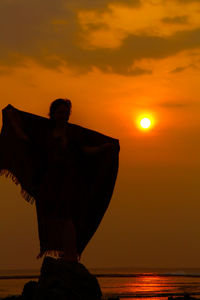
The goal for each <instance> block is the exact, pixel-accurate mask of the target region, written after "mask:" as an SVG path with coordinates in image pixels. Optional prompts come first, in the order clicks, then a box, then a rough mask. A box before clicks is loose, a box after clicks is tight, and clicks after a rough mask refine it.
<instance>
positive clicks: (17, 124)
mask: <svg viewBox="0 0 200 300" xmlns="http://www.w3.org/2000/svg"><path fill="white" fill-rule="evenodd" d="M5 111H6V115H7V117H8V119H9V121H10V124H11V126H12V128H13V130H14V131H15V133H16V134H17V136H18V137H19V138H20V139H22V140H25V141H27V142H30V139H29V137H28V136H27V135H26V133H25V132H24V130H23V129H22V126H21V118H20V116H19V114H18V113H17V112H16V110H15V109H14V108H13V107H12V105H10V104H9V105H8V106H7V107H6V108H5Z"/></svg>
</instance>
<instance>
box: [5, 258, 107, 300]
mask: <svg viewBox="0 0 200 300" xmlns="http://www.w3.org/2000/svg"><path fill="white" fill-rule="evenodd" d="M101 297H102V293H101V289H100V286H99V283H98V281H97V279H96V277H95V276H94V275H92V274H91V273H90V272H89V271H88V270H87V269H86V268H85V267H84V266H83V265H82V264H80V263H78V262H65V261H63V260H62V259H55V258H52V257H45V259H44V261H43V264H42V268H41V273H40V277H39V280H38V282H36V281H29V282H27V283H26V284H25V286H24V289H23V292H22V295H20V296H12V297H7V298H4V300H100V299H101Z"/></svg>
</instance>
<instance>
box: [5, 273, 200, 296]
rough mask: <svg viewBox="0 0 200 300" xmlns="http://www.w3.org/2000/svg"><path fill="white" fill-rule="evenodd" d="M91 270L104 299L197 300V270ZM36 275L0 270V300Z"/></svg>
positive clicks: (199, 290) (199, 292)
mask: <svg viewBox="0 0 200 300" xmlns="http://www.w3.org/2000/svg"><path fill="white" fill-rule="evenodd" d="M90 271H91V272H92V273H93V274H95V275H96V276H97V278H98V281H99V283H100V286H101V289H102V292H103V295H104V297H105V298H106V297H108V296H110V297H111V296H119V297H120V299H123V300H125V299H133V298H134V299H137V298H138V299H145V298H149V299H151V300H153V299H154V298H155V299H157V300H161V299H162V300H164V299H165V300H166V298H167V297H168V296H170V295H177V296H178V295H184V293H188V294H190V295H193V296H196V297H198V298H199V299H200V269H185V270H174V269H173V270H172V269H171V270H167V269H165V270H164V269H162V270H142V269H137V270H136V269H91V270H90ZM38 274H39V272H38V271H37V270H10V271H3V270H2V271H0V298H3V297H6V296H8V295H17V294H20V293H21V292H22V289H23V286H24V284H25V283H26V282H28V281H29V280H37V278H30V277H31V276H33V277H34V276H37V275H38ZM5 277H6V278H5ZM17 277H18V278H17ZM19 277H25V278H19Z"/></svg>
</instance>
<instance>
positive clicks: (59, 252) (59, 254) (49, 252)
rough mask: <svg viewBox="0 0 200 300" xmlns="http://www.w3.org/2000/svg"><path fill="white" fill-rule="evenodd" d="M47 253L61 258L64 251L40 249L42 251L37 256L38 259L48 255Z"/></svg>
mask: <svg viewBox="0 0 200 300" xmlns="http://www.w3.org/2000/svg"><path fill="white" fill-rule="evenodd" d="M47 255H50V256H54V257H56V258H61V257H63V255H64V251H61V250H43V251H40V253H39V254H38V256H37V259H39V258H42V257H43V256H47Z"/></svg>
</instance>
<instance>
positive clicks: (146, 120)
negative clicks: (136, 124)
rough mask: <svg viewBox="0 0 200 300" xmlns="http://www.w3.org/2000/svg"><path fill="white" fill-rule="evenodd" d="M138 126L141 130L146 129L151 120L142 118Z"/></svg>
mask: <svg viewBox="0 0 200 300" xmlns="http://www.w3.org/2000/svg"><path fill="white" fill-rule="evenodd" d="M140 125H141V127H142V128H144V129H147V128H149V127H150V126H151V120H150V119H149V118H142V120H141V121H140Z"/></svg>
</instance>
